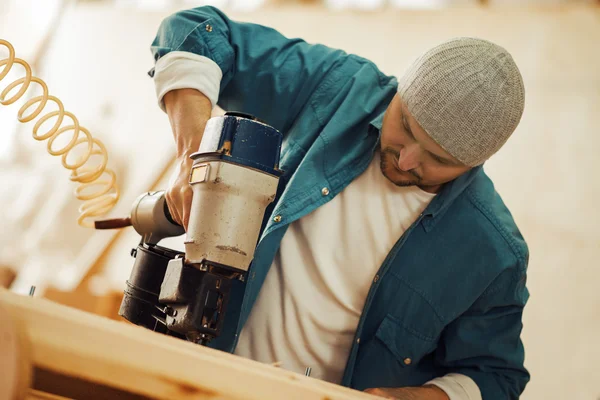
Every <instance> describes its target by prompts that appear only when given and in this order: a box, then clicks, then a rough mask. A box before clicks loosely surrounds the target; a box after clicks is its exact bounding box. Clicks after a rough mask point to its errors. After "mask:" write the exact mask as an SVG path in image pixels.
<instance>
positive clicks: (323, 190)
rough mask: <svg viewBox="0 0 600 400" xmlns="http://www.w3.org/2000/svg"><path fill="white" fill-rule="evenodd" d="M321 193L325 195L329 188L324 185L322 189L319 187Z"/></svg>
mask: <svg viewBox="0 0 600 400" xmlns="http://www.w3.org/2000/svg"><path fill="white" fill-rule="evenodd" d="M321 194H322V195H323V196H327V195H328V194H329V189H328V188H326V187H324V188H323V189H321Z"/></svg>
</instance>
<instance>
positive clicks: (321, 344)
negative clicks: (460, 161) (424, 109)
mask: <svg viewBox="0 0 600 400" xmlns="http://www.w3.org/2000/svg"><path fill="white" fill-rule="evenodd" d="M379 159H380V157H379V152H377V153H376V155H375V157H374V159H373V161H372V162H371V164H370V165H369V167H368V168H367V170H366V171H365V172H364V173H363V174H362V175H360V176H359V177H358V178H357V179H355V180H354V181H353V182H352V183H350V185H349V186H348V187H346V188H345V189H344V190H343V191H342V192H341V193H340V194H338V195H337V196H335V197H334V198H333V199H332V200H331V201H330V202H328V203H326V204H325V205H323V206H321V207H319V208H317V209H316V210H315V211H313V212H312V213H311V214H309V215H307V216H305V217H304V218H301V219H299V220H297V221H295V222H293V223H292V224H291V225H290V227H289V228H288V230H287V232H286V233H285V235H284V237H283V240H282V241H281V247H280V249H279V252H278V253H277V255H276V257H275V260H274V262H273V265H272V267H271V269H270V271H269V273H268V274H267V277H266V280H265V283H264V286H263V288H262V290H261V292H260V294H259V296H258V299H257V302H256V304H255V306H254V308H253V309H252V312H251V314H250V317H249V320H248V322H247V324H246V326H245V328H244V330H243V331H242V333H241V336H240V340H239V344H238V347H237V350H236V354H238V355H241V356H244V357H248V358H252V359H255V360H258V361H261V362H265V363H273V362H276V361H281V362H282V367H283V368H285V369H289V370H292V371H296V372H300V373H302V372H304V370H305V369H306V367H311V368H312V376H313V377H315V378H319V379H323V380H326V381H330V382H334V383H340V382H341V379H342V374H343V372H344V367H345V365H346V360H347V359H348V355H349V352H350V348H351V346H352V341H353V338H354V333H355V332H356V327H357V325H358V321H359V319H360V316H361V314H362V310H363V306H364V303H365V300H366V298H367V294H368V292H369V289H370V287H371V283H372V281H373V277H374V276H375V274H376V273H377V271H378V269H379V268H380V266H381V264H382V263H383V261H384V259H385V257H386V256H387V254H388V253H389V251H390V250H391V249H392V247H393V245H394V243H395V242H396V241H397V240H398V239H399V238H400V236H402V234H403V233H404V231H406V229H408V227H409V226H410V225H411V224H412V223H413V222H414V221H415V220H416V218H417V217H418V215H419V214H420V213H421V212H422V211H423V210H424V209H425V207H427V204H429V202H430V201H431V199H432V198H433V197H434V195H433V194H430V193H427V192H424V191H423V190H421V189H419V188H418V187H416V186H411V187H398V186H396V185H394V184H393V183H391V182H390V181H389V180H388V179H387V178H386V177H385V176H384V175H383V174H382V173H381V169H380V165H379Z"/></svg>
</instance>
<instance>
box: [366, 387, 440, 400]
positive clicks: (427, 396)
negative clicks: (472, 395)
mask: <svg viewBox="0 0 600 400" xmlns="http://www.w3.org/2000/svg"><path fill="white" fill-rule="evenodd" d="M365 393H369V394H372V395H375V396H379V397H383V398H384V399H395V400H449V397H448V395H447V394H446V392H444V391H443V390H442V389H440V388H439V387H437V386H435V385H425V386H420V387H406V388H372V389H367V390H365Z"/></svg>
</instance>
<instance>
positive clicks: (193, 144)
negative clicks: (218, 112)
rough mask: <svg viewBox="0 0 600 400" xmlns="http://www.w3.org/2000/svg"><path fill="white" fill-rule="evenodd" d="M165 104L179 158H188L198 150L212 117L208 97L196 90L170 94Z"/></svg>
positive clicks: (179, 90)
mask: <svg viewBox="0 0 600 400" xmlns="http://www.w3.org/2000/svg"><path fill="white" fill-rule="evenodd" d="M164 104H165V109H166V111H167V114H168V116H169V121H170V123H171V129H172V131H173V137H174V139H175V143H176V148H177V157H187V156H189V155H190V154H191V153H193V152H195V151H197V150H198V147H199V146H200V142H201V141H202V135H203V133H204V126H205V125H206V122H207V121H208V119H209V118H210V116H211V111H212V104H211V102H210V100H209V99H208V97H206V96H205V95H204V94H202V93H200V92H199V91H197V90H195V89H178V90H173V91H170V92H168V93H167V94H166V95H165V97H164Z"/></svg>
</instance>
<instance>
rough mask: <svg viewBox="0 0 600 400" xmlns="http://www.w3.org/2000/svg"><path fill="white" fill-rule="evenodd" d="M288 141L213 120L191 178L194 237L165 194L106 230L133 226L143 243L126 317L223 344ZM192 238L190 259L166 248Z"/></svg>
mask: <svg viewBox="0 0 600 400" xmlns="http://www.w3.org/2000/svg"><path fill="white" fill-rule="evenodd" d="M281 141H282V136H281V133H280V132H278V131H277V130H276V129H274V128H272V127H270V126H268V125H266V124H264V123H262V122H261V121H259V120H257V119H256V118H254V117H252V116H249V115H246V114H242V113H226V114H225V115H224V116H222V117H215V118H211V119H210V120H209V121H208V122H207V124H206V128H205V131H204V135H203V137H202V142H201V144H200V148H199V150H198V152H196V153H194V154H193V155H192V156H191V157H192V159H193V160H194V162H193V165H192V169H191V171H190V175H189V176H190V180H189V183H190V185H191V186H192V191H193V199H192V205H191V209H190V220H189V225H188V230H187V232H184V229H183V228H182V227H181V226H179V225H178V224H176V223H175V222H174V221H173V219H172V217H171V215H170V214H169V210H168V208H167V203H166V199H165V195H164V191H156V192H148V193H144V194H142V195H141V196H139V197H138V198H137V200H136V201H135V202H134V204H133V207H132V210H131V216H130V217H128V218H125V219H120V220H119V219H113V220H105V221H98V222H97V223H96V227H97V228H98V229H107V228H114V227H122V226H127V225H133V227H134V228H135V230H136V231H137V232H138V233H139V234H140V235H141V241H140V243H139V245H138V246H137V248H135V249H132V252H131V255H132V256H133V257H134V258H135V262H134V265H133V269H132V271H131V275H130V277H129V280H127V282H126V285H127V286H126V288H125V290H124V297H123V301H122V303H121V307H120V310H119V315H121V316H123V317H124V318H126V319H127V320H129V321H130V322H132V323H134V324H137V325H141V326H144V327H146V328H148V329H151V330H154V331H157V332H161V333H164V334H168V335H171V336H176V337H180V338H185V339H187V340H190V341H192V342H195V343H199V344H207V343H208V342H209V341H210V340H211V339H213V338H215V337H217V336H219V334H220V331H221V329H222V326H223V321H224V314H225V312H226V308H227V303H228V300H229V295H230V289H231V285H232V281H233V280H234V279H239V280H242V281H243V280H244V279H245V277H246V274H247V272H248V269H249V267H250V263H251V261H252V259H253V257H254V249H255V247H256V244H257V241H258V235H259V232H260V229H261V226H262V224H263V218H264V215H265V210H266V208H267V206H268V205H269V204H270V203H272V202H273V200H274V199H275V195H276V193H277V186H278V182H279V177H280V176H281V171H280V170H279V155H280V150H281ZM183 233H186V239H185V242H184V244H185V252H184V253H182V252H179V251H175V250H172V249H168V248H165V247H161V246H159V245H158V242H159V241H160V240H162V239H164V238H167V237H173V236H179V235H182V234H183Z"/></svg>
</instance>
